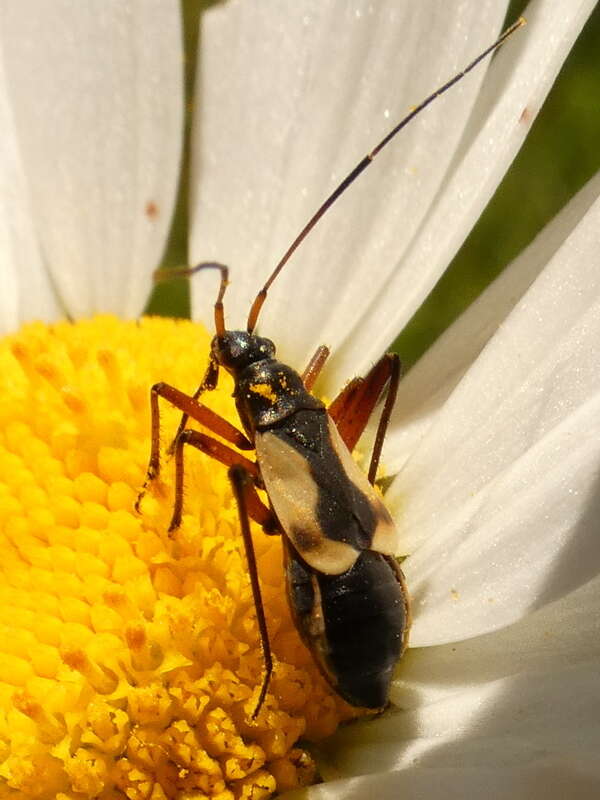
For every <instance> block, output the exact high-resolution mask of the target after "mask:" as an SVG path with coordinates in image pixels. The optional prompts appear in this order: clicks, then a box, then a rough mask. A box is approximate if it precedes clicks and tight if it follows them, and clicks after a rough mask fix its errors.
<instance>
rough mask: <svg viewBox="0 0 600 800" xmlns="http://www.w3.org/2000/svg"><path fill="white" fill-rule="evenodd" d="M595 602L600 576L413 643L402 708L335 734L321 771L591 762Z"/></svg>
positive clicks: (401, 681) (597, 628)
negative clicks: (498, 621) (518, 611)
mask: <svg viewBox="0 0 600 800" xmlns="http://www.w3.org/2000/svg"><path fill="white" fill-rule="evenodd" d="M599 602H600V577H598V578H596V579H595V580H594V581H592V582H590V583H589V584H588V585H586V586H584V587H581V588H580V589H578V590H577V591H576V592H573V593H572V594H571V595H569V596H567V597H564V598H562V599H561V600H560V601H558V602H556V603H553V604H551V605H549V606H547V607H546V608H544V609H541V610H540V611H537V612H535V613H533V614H531V615H530V616H529V617H527V618H526V619H523V620H521V621H520V622H518V623H517V624H515V625H512V626H511V627H510V628H507V629H505V630H503V631H501V632H496V633H493V634H489V635H487V636H482V637H477V638H475V639H472V640H470V641H468V642H460V643H456V644H454V645H452V646H449V645H448V646H444V647H431V648H425V649H423V650H416V651H415V650H410V651H409V652H408V654H407V655H406V657H405V658H404V660H403V661H402V662H401V663H400V665H399V668H398V678H397V680H396V682H395V686H394V693H393V700H394V701H395V702H396V703H397V704H399V705H400V708H401V709H402V710H398V711H397V712H396V713H393V714H389V715H387V716H384V717H382V718H379V719H376V720H374V721H372V722H366V723H359V724H357V725H354V726H349V727H348V728H347V729H345V730H342V731H340V732H339V733H338V734H336V736H335V737H334V738H333V740H332V741H331V742H328V743H327V745H326V751H325V763H324V765H323V769H324V770H325V776H326V777H327V778H329V779H332V778H336V777H340V776H349V775H357V774H362V773H371V772H376V771H379V770H384V769H385V770H388V769H402V774H403V775H406V774H411V772H414V771H415V770H416V775H415V776H414V778H413V780H427V778H426V777H425V776H424V775H423V774H422V773H423V770H424V769H425V770H428V771H429V770H431V771H433V770H436V771H438V770H450V769H452V767H455V766H456V765H460V767H461V773H462V771H465V772H466V774H467V775H468V774H469V771H470V770H473V769H475V770H484V771H487V770H491V771H492V773H493V771H494V770H496V769H499V768H500V769H502V770H503V771H504V770H507V771H509V772H510V771H515V774H516V775H519V774H521V775H522V779H523V780H525V777H526V776H527V775H530V774H531V770H532V769H533V770H536V769H538V768H539V767H540V766H541V765H542V764H544V763H545V762H547V761H548V760H550V762H552V761H553V760H555V759H561V758H563V757H564V758H570V757H581V758H582V759H584V762H585V763H587V765H588V767H589V765H590V764H591V763H595V759H594V757H593V754H594V752H595V751H596V745H597V741H598V734H599V732H600V723H599V722H598V707H599V706H598V703H599V702H600V700H599V695H598V688H599V683H600V676H599V674H598V669H597V664H598V658H599V656H600V636H599V633H600V620H599V619H598V614H597V609H598V604H599ZM590 757H592V759H593V760H592V761H589V758H590ZM540 759H541V763H540ZM586 759H588V760H587V762H586V761H585V760H586ZM461 773H457V774H456V775H452V774H451V773H450V774H449V778H450V779H451V780H452V781H454V780H459V779H460V774H461ZM426 774H427V773H426ZM401 780H402V779H401V778H400V776H399V774H396V776H395V777H394V783H393V784H392V785H398V786H400V785H402V784H401V783H397V782H398V781H401ZM408 785H410V784H408ZM334 788H335V784H334V785H333V786H332V790H333V789H334ZM492 788H493V787H492ZM316 796H318V795H316ZM325 796H327V795H325ZM331 796H332V797H334V796H335V794H333V795H331ZM344 796H346V795H344ZM434 796H435V795H434ZM533 796H535V795H533Z"/></svg>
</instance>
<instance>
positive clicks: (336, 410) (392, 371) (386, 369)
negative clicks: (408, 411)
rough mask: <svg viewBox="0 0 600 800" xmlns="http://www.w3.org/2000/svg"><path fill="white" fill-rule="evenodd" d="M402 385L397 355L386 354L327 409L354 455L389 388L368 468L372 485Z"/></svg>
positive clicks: (343, 391) (347, 386) (349, 385)
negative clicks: (377, 406) (380, 400)
mask: <svg viewBox="0 0 600 800" xmlns="http://www.w3.org/2000/svg"><path fill="white" fill-rule="evenodd" d="M399 381H400V359H399V358H398V356H397V355H395V354H394V353H387V354H386V355H385V356H383V358H381V359H380V360H379V361H378V362H377V363H376V364H375V366H374V367H373V368H372V369H371V371H370V372H369V373H368V375H367V376H366V377H365V378H354V379H353V380H351V381H350V383H348V384H347V385H346V386H345V387H344V388H343V389H342V391H341V392H340V394H339V395H338V396H337V397H336V398H335V400H334V401H333V402H332V403H331V405H330V406H329V408H328V411H329V414H330V416H331V417H332V419H333V421H334V422H335V424H336V426H337V428H338V430H339V432H340V436H341V437H342V439H343V440H344V442H345V444H346V447H347V448H348V449H349V450H351V451H352V450H353V449H354V448H355V446H356V443H357V442H358V440H359V439H360V436H361V434H362V432H363V431H364V429H365V427H366V426H367V423H368V421H369V419H370V417H371V414H372V413H373V410H374V409H375V406H376V405H377V402H378V401H379V399H380V397H381V396H382V394H383V393H384V391H385V388H386V384H387V392H386V399H385V404H384V407H383V411H382V413H381V417H380V419H379V425H378V427H377V434H376V436H375V445H374V447H373V453H372V455H371V463H370V465H369V475H368V477H369V481H370V482H371V483H374V482H375V476H376V474H377V467H378V465H379V459H380V457H381V450H382V448H383V442H384V439H385V434H386V431H387V427H388V424H389V421H390V416H391V414H392V409H393V408H394V402H395V400H396V394H397V391H398V383H399Z"/></svg>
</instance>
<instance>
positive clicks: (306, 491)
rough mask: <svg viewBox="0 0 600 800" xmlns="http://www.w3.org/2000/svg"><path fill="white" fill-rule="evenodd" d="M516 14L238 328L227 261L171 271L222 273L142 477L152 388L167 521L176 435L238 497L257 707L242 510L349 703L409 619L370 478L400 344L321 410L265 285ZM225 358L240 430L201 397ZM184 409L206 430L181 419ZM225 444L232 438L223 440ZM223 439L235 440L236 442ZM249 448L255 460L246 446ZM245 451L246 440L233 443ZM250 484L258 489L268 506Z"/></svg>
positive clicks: (266, 651) (392, 533)
mask: <svg viewBox="0 0 600 800" xmlns="http://www.w3.org/2000/svg"><path fill="white" fill-rule="evenodd" d="M523 23H524V20H523V19H520V20H518V21H517V22H516V23H515V24H514V25H512V26H511V27H510V28H508V30H506V31H505V32H504V33H503V34H502V36H501V37H500V38H499V39H498V40H497V41H496V42H494V44H492V45H491V46H490V47H488V48H487V49H486V50H485V51H484V52H483V53H481V54H480V55H479V56H478V57H477V58H476V59H475V60H474V61H472V62H471V63H470V64H469V65H468V66H467V67H466V68H465V69H464V70H463V71H462V72H460V73H459V74H458V75H456V76H454V77H453V78H452V79H451V80H450V81H448V82H447V83H446V84H444V86H442V87H441V88H439V89H438V90H437V91H435V92H434V93H433V94H431V95H430V96H429V97H427V98H426V99H425V100H424V101H423V102H422V103H420V104H419V105H418V106H416V108H414V109H413V110H412V111H411V113H410V114H408V115H407V116H406V117H405V118H404V119H402V120H401V121H400V122H399V123H398V124H397V125H396V126H395V127H394V128H393V129H392V130H391V131H390V132H389V133H388V134H387V135H386V136H385V137H384V138H383V139H382V141H381V142H380V143H379V144H378V145H377V146H376V147H375V148H374V149H373V150H372V151H371V152H370V153H368V154H367V155H366V156H365V157H364V158H363V159H362V160H361V161H360V162H359V163H358V164H357V166H356V167H355V168H354V169H353V170H352V171H351V172H350V173H349V175H348V176H347V177H346V178H345V179H344V180H343V181H342V182H341V183H340V185H339V186H338V187H337V189H336V190H335V191H334V192H333V193H332V194H331V195H330V196H329V197H328V198H327V199H326V200H325V202H324V203H323V204H322V205H321V206H320V208H319V209H318V210H317V212H316V213H315V214H314V216H313V217H312V218H311V219H310V221H309V222H308V223H307V225H306V226H305V227H304V228H303V230H302V231H301V232H300V234H299V235H298V236H297V237H296V239H295V240H294V242H293V243H292V244H291V245H290V247H289V248H288V250H287V251H286V253H285V254H284V256H283V257H282V259H281V260H280V261H279V263H278V264H277V266H276V267H275V269H274V270H273V272H272V273H271V275H270V277H269V278H268V280H267V282H266V283H265V285H264V286H263V288H262V289H261V290H260V291H259V292H258V294H257V296H256V298H255V300H254V302H253V304H252V306H251V308H250V311H249V315H248V321H247V327H246V330H245V331H241V330H233V331H231V330H227V328H226V326H225V314H224V306H223V299H224V295H225V292H226V288H227V285H228V282H229V270H228V268H227V267H226V266H224V265H222V264H219V263H213V262H210V263H203V264H199V265H197V266H195V267H192V268H186V269H183V270H175V271H174V270H171V271H170V272H169V276H172V275H173V274H179V275H191V274H193V273H195V272H197V271H199V270H216V271H218V272H219V273H220V286H219V291H218V295H217V299H216V302H215V305H214V320H215V335H214V338H213V340H212V344H211V354H210V359H209V364H208V367H207V370H206V373H205V375H204V378H203V380H202V382H201V384H200V386H199V387H198V389H197V390H196V392H195V393H194V394H193V395H191V396H190V395H187V394H185V393H183V392H181V391H179V390H178V389H177V388H175V387H173V386H170V385H168V384H165V383H158V384H155V385H154V386H153V387H152V389H151V414H152V445H151V453H150V460H149V465H148V471H147V477H146V482H145V484H144V487H143V489H142V491H141V492H140V497H139V498H138V502H137V504H136V508H137V509H138V510H139V503H140V500H141V497H142V496H143V493H144V491H145V489H146V487H147V486H148V484H149V483H150V482H151V481H152V480H154V479H156V478H157V477H158V475H159V472H160V417H159V398H163V399H164V400H167V401H168V402H170V403H171V404H172V405H173V406H175V407H176V408H177V409H179V410H180V411H181V412H182V413H183V416H182V419H181V422H180V424H179V427H178V430H177V432H176V434H175V437H174V439H173V442H172V444H171V447H170V452H171V453H173V454H174V457H175V500H174V507H173V516H172V519H171V524H170V526H169V532H170V533H173V532H174V531H175V530H176V529H177V528H178V527H179V525H180V524H181V518H182V508H183V488H184V466H185V465H184V450H185V448H186V445H190V446H192V447H195V448H197V449H198V450H201V451H202V452H204V453H206V454H208V455H210V456H212V457H213V458H214V459H216V460H217V461H220V462H221V463H223V464H224V465H226V466H227V467H229V477H230V480H231V484H232V487H233V491H234V494H235V497H236V500H237V504H238V509H239V517H240V528H241V532H242V536H243V540H244V544H245V549H246V556H247V561H248V568H249V575H250V581H251V585H252V591H253V596H254V603H255V607H256V614H257V620H258V626H259V632H260V638H261V645H262V650H263V655H264V664H265V673H264V679H263V683H262V686H261V690H260V695H259V698H258V702H257V704H256V708H255V710H254V712H253V714H252V718H253V719H254V718H255V717H256V716H257V714H258V713H259V711H260V708H261V706H262V704H263V701H264V699H265V696H266V692H267V689H268V686H269V680H270V677H271V673H272V670H273V661H272V656H271V647H270V643H269V634H268V629H267V624H266V619H265V614H264V609H263V604H262V599H261V592H260V585H259V580H258V573H257V568H256V559H255V555H254V548H253V544H252V537H251V533H250V526H249V519H253V520H255V521H256V522H257V523H258V524H259V525H261V526H262V528H263V530H264V531H265V532H266V533H268V534H275V535H281V536H282V540H283V551H284V572H285V579H286V587H287V595H288V600H289V605H290V609H291V612H292V617H293V619H294V622H295V624H296V626H297V628H298V631H299V632H300V634H301V636H302V638H303V640H304V641H305V643H306V644H307V645H308V647H309V648H310V650H311V652H312V654H313V657H314V659H315V662H316V663H317V665H318V667H319V668H320V670H321V672H322V673H323V675H324V676H325V678H326V679H327V680H328V681H329V683H330V684H331V686H332V687H333V688H334V689H335V691H336V692H338V694H340V695H341V696H342V697H343V698H344V699H345V700H347V701H348V702H349V703H351V704H352V705H355V706H362V707H366V708H370V709H379V708H382V707H384V706H385V705H386V704H387V701H388V695H389V688H390V683H391V679H392V672H393V669H394V667H395V665H396V663H397V662H398V660H399V658H400V656H401V655H402V652H403V650H404V649H405V647H406V642H407V637H408V630H409V626H410V610H409V600H408V592H407V589H406V586H405V582H404V578H403V576H402V572H401V570H400V567H399V566H398V564H397V562H396V560H395V558H394V553H395V552H396V528H395V525H394V522H393V520H392V518H391V516H390V514H389V512H388V511H387V509H386V507H385V505H384V503H383V501H382V498H381V496H380V495H379V493H378V492H377V490H376V489H375V488H374V482H375V477H376V473H377V467H378V463H379V458H380V455H381V450H382V446H383V440H384V437H385V432H386V428H387V426H388V423H389V419H390V416H391V412H392V408H393V404H394V400H395V396H396V390H397V387H398V382H399V378H400V364H399V360H398V357H397V356H396V355H392V354H387V355H385V356H383V358H381V359H380V361H378V362H377V363H376V364H375V366H374V367H373V368H372V369H371V371H370V372H369V373H368V375H367V376H366V377H364V378H355V379H354V380H351V381H350V382H349V383H348V384H347V385H346V386H345V388H344V389H343V390H342V391H341V393H340V394H339V395H338V397H337V398H336V399H335V400H334V401H333V402H332V403H331V405H330V406H329V407H328V408H326V407H325V405H324V404H323V403H322V402H321V401H320V400H319V399H318V398H316V397H315V396H314V395H313V394H312V393H311V390H312V388H313V386H314V384H315V381H316V379H317V377H318V375H319V373H320V372H321V370H322V369H323V366H324V364H325V362H326V360H327V357H328V355H329V351H328V349H327V347H325V346H321V347H320V348H318V349H317V351H316V353H315V354H314V355H313V357H312V358H311V360H310V361H309V363H308V365H307V366H306V367H305V369H304V371H303V372H302V373H298V372H296V371H295V370H294V369H292V367H290V366H288V365H286V364H284V363H282V362H281V361H278V360H277V358H276V356H275V344H274V343H273V342H272V341H271V340H270V339H267V338H264V337H262V336H259V335H258V334H257V333H256V327H257V323H258V318H259V315H260V311H261V309H262V306H263V304H264V302H265V300H266V298H267V295H268V291H269V288H270V286H271V284H272V283H273V281H274V280H275V279H276V278H277V276H278V275H279V273H280V272H281V270H282V269H283V267H284V266H285V264H286V263H287V261H288V260H289V258H290V256H291V255H292V253H293V252H294V251H295V250H296V248H297V247H298V246H299V244H300V243H301V242H302V241H303V239H304V238H305V237H306V236H307V235H308V233H309V232H310V231H311V230H312V228H313V227H314V226H315V225H316V223H317V222H318V221H319V219H320V218H321V217H322V216H323V214H324V213H325V212H326V210H327V209H328V208H329V207H330V206H331V205H332V204H333V203H334V202H335V200H336V199H337V198H338V197H339V196H340V195H341V194H342V192H344V191H345V190H346V189H347V188H348V187H349V186H350V184H351V183H352V182H353V181H354V180H356V178H357V177H358V176H359V175H360V173H361V172H362V171H363V170H364V169H366V167H367V166H369V164H370V163H371V162H372V161H373V159H374V158H375V156H376V155H377V154H378V153H379V152H380V151H381V150H382V149H383V148H384V147H385V146H386V145H387V144H388V142H389V141H391V139H393V138H394V136H396V134H397V133H398V132H399V131H400V130H401V129H402V128H403V127H404V126H405V125H406V124H408V122H409V121H410V120H411V119H412V118H413V117H414V116H416V114H418V113H419V112H420V111H422V110H423V109H424V108H425V107H426V106H427V105H429V103H431V102H432V101H433V100H434V99H435V98H436V97H438V96H439V95H441V94H442V93H443V92H445V91H446V90H447V89H449V88H450V87H451V86H452V85H454V84H455V83H456V82H457V81H458V80H460V78H462V77H463V76H464V75H465V74H466V73H467V72H469V71H470V70H471V69H473V67H475V66H476V64H478V63H479V62H480V61H481V60H482V59H483V58H484V57H485V56H486V55H488V54H489V53H490V52H492V51H493V50H495V49H496V48H497V47H498V46H499V45H501V44H502V42H504V41H505V40H506V39H507V38H508V36H510V35H511V34H512V33H513V32H514V31H515V30H516V29H517V28H519V27H520V26H521V25H522V24H523ZM221 369H225V370H226V371H227V372H229V373H230V374H231V375H232V377H233V380H234V384H235V390H234V398H235V403H236V408H237V412H238V415H239V420H240V423H241V426H242V429H243V430H238V429H237V428H236V427H235V426H233V425H231V424H230V423H229V422H227V421H226V420H224V419H223V418H222V417H220V416H218V415H217V414H216V413H215V412H213V411H211V410H210V409H209V408H207V407H206V406H205V405H203V404H202V402H201V401H200V398H201V396H202V395H203V394H204V393H205V392H207V391H210V390H213V389H214V388H215V387H216V385H217V381H218V376H219V372H220V370H221ZM379 403H382V405H383V409H382V412H381V415H380V420H379V424H378V428H377V434H376V438H375V445H374V448H373V454H372V457H371V462H370V466H369V471H368V475H365V474H364V473H363V472H362V471H361V470H360V469H359V468H358V466H357V465H356V463H355V462H354V460H353V459H352V456H351V451H352V450H353V448H354V446H355V445H356V442H357V441H358V439H359V437H360V435H361V434H362V432H363V430H364V428H365V426H366V424H367V422H368V420H369V418H370V416H371V414H372V413H373V411H374V409H375V407H376V406H377V405H378V404H379ZM190 417H191V418H192V419H194V420H196V421H197V422H199V423H200V424H201V425H202V426H203V427H204V428H206V429H207V430H208V431H210V432H211V433H212V434H215V435H217V436H218V437H220V439H215V438H214V436H211V435H209V434H208V433H204V432H203V431H197V430H192V429H188V428H187V427H186V426H187V421H188V419H189V418H190ZM221 440H224V442H227V443H228V444H225V443H224V442H223V441H221ZM230 445H233V446H234V447H235V448H236V449H233V448H232V447H231V446H230ZM249 450H254V451H255V454H256V460H252V459H250V458H247V457H246V456H245V455H244V454H243V451H249ZM240 451H242V452H240ZM257 489H264V490H265V491H266V494H267V498H268V504H266V503H264V502H263V500H261V498H260V496H259V494H258V492H257Z"/></svg>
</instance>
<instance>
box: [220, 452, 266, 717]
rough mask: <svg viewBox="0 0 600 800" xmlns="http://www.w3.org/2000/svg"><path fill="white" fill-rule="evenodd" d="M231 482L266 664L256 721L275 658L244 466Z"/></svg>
mask: <svg viewBox="0 0 600 800" xmlns="http://www.w3.org/2000/svg"><path fill="white" fill-rule="evenodd" d="M229 480H230V481H231V485H232V487H233V492H234V494H235V499H236V501H237V505H238V512H239V516H240V528H241V531H242V537H243V539H244V547H245V548H246V560H247V561H248V573H249V575H250V584H251V585H252V596H253V597H254V607H255V609H256V620H257V622H258V630H259V632H260V645H261V648H262V652H263V658H264V662H265V675H264V678H263V682H262V686H261V689H260V694H259V696H258V702H257V703H256V708H255V709H254V711H253V712H252V716H251V719H253V720H254V719H256V717H257V716H258V712H259V711H260V709H261V708H262V704H263V703H264V700H265V697H266V694H267V689H268V688H269V682H270V680H271V674H272V672H273V657H272V655H271V644H270V642H269V632H268V630H267V620H266V618H265V609H264V606H263V601H262V595H261V593H260V584H259V581H258V570H257V567H256V555H255V553H254V544H253V542H252V534H251V532H250V525H249V523H248V516H249V511H250V509H249V505H248V502H247V501H248V498H249V494H248V489H249V488H250V489H251V488H253V487H252V486H251V484H250V482H249V480H248V472H247V471H246V469H245V468H244V467H243V466H240V465H237V464H236V465H234V466H232V467H231V468H230V469H229Z"/></svg>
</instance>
